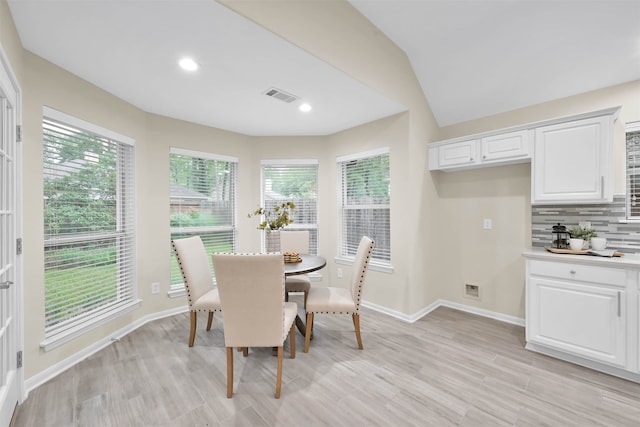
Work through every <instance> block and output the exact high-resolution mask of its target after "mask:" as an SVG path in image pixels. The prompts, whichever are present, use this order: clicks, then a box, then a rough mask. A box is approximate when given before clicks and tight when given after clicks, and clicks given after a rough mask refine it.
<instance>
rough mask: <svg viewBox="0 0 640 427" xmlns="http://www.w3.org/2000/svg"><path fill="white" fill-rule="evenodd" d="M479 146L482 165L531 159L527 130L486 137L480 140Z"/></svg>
mask: <svg viewBox="0 0 640 427" xmlns="http://www.w3.org/2000/svg"><path fill="white" fill-rule="evenodd" d="M480 145H481V151H482V162H483V163H489V162H505V161H509V162H512V161H517V160H519V159H522V160H528V159H529V158H530V157H531V156H530V152H529V131H528V130H521V131H517V132H507V133H502V134H498V135H491V136H487V137H484V138H482V139H481V140H480Z"/></svg>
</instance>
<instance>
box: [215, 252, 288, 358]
mask: <svg viewBox="0 0 640 427" xmlns="http://www.w3.org/2000/svg"><path fill="white" fill-rule="evenodd" d="M211 257H212V259H213V269H214V271H215V275H216V282H217V283H218V291H219V292H220V303H221V305H222V310H223V313H224V322H223V325H224V341H225V346H226V347H277V346H281V345H282V342H283V341H284V340H285V338H286V336H287V334H288V332H289V328H287V329H286V330H285V325H284V257H283V256H282V254H213V255H212V256H211Z"/></svg>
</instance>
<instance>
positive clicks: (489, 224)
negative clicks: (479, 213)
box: [484, 218, 493, 230]
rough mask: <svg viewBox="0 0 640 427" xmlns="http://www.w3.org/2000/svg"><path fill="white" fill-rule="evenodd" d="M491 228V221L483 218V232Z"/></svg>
mask: <svg viewBox="0 0 640 427" xmlns="http://www.w3.org/2000/svg"><path fill="white" fill-rule="evenodd" d="M492 228H493V223H492V221H491V219H490V218H485V219H484V229H485V230H491V229H492Z"/></svg>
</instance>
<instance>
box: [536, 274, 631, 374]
mask: <svg viewBox="0 0 640 427" xmlns="http://www.w3.org/2000/svg"><path fill="white" fill-rule="evenodd" d="M529 285H530V289H529V293H528V296H529V302H528V304H529V308H530V311H529V313H527V315H528V316H529V317H530V319H531V322H529V323H528V327H527V340H528V341H531V342H535V343H539V344H543V345H546V346H549V347H553V348H556V349H558V350H562V351H566V352H569V353H573V354H575V355H577V356H582V357H586V358H589V359H592V360H597V361H600V362H605V363H609V364H612V365H617V366H621V367H623V366H625V363H626V360H625V355H626V345H625V344H626V321H625V316H624V315H623V313H622V307H626V299H625V292H624V290H619V289H615V288H607V287H601V286H592V285H588V284H584V283H580V282H569V281H564V280H558V279H549V278H542V277H537V276H533V277H531V280H530V283H529Z"/></svg>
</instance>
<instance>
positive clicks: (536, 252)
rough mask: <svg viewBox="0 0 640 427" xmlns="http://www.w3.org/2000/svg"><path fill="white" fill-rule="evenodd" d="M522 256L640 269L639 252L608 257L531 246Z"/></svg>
mask: <svg viewBox="0 0 640 427" xmlns="http://www.w3.org/2000/svg"><path fill="white" fill-rule="evenodd" d="M522 256H524V257H525V258H529V259H542V260H545V261H563V262H572V263H579V264H592V265H602V266H605V265H608V266H611V267H633V268H638V269H640V255H638V254H624V256H621V257H612V258H608V257H601V256H595V255H570V254H554V253H551V252H549V251H547V250H545V249H543V248H529V249H526V250H525V251H524V252H523V253H522Z"/></svg>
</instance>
